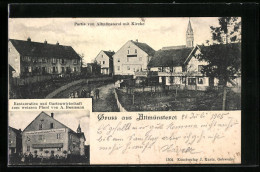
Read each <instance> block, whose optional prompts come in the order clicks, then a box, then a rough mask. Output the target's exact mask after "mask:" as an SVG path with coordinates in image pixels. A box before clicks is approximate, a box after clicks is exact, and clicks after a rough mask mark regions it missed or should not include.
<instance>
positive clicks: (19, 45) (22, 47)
mask: <svg viewBox="0 0 260 172" xmlns="http://www.w3.org/2000/svg"><path fill="white" fill-rule="evenodd" d="M9 40H10V42H11V43H12V44H13V46H14V47H15V49H16V50H17V51H18V52H19V53H20V54H21V55H23V56H33V57H46V58H64V59H80V56H79V55H78V54H77V53H76V52H75V50H74V49H73V48H72V47H71V46H65V45H59V44H48V43H40V42H32V41H28V40H27V41H24V40H16V39H9Z"/></svg>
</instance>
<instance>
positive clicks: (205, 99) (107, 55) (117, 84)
mask: <svg viewBox="0 0 260 172" xmlns="http://www.w3.org/2000/svg"><path fill="white" fill-rule="evenodd" d="M25 21H26V22H25ZM8 47H9V52H8V57H9V58H8V59H9V98H12V99H32V98H34V99H44V98H49V99H50V98H92V99H93V108H92V111H93V112H127V111H201V110H241V18H240V17H174V18H170V17H169V18H106V19H105V18H73V19H72V18H60V19H58V18H48V19H39V18H27V19H22V18H10V19H9V43H8Z"/></svg>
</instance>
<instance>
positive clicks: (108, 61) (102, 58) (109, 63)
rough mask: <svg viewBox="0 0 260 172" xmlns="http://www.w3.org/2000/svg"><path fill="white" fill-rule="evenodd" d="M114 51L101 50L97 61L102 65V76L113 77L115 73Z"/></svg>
mask: <svg viewBox="0 0 260 172" xmlns="http://www.w3.org/2000/svg"><path fill="white" fill-rule="evenodd" d="M114 54H115V52H114V51H104V50H101V51H100V52H99V54H98V55H97V57H96V58H95V60H96V61H97V62H98V63H99V64H100V67H101V74H103V75H112V73H113V55H114Z"/></svg>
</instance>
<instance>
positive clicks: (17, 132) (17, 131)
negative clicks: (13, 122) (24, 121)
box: [9, 126, 22, 135]
mask: <svg viewBox="0 0 260 172" xmlns="http://www.w3.org/2000/svg"><path fill="white" fill-rule="evenodd" d="M9 130H13V131H14V132H15V134H16V135H20V134H21V133H22V131H21V130H17V129H15V128H13V127H10V126H9Z"/></svg>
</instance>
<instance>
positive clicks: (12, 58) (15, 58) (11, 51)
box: [8, 41, 21, 77]
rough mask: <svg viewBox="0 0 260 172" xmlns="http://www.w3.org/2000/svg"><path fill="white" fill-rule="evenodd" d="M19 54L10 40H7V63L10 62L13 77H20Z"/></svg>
mask: <svg viewBox="0 0 260 172" xmlns="http://www.w3.org/2000/svg"><path fill="white" fill-rule="evenodd" d="M20 60H21V59H20V54H19V53H18V51H17V50H16V49H15V47H14V46H13V44H12V43H11V41H9V42H8V64H10V65H11V66H12V67H13V68H14V69H15V72H14V73H13V77H20V73H21V66H20V63H21V62H20Z"/></svg>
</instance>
